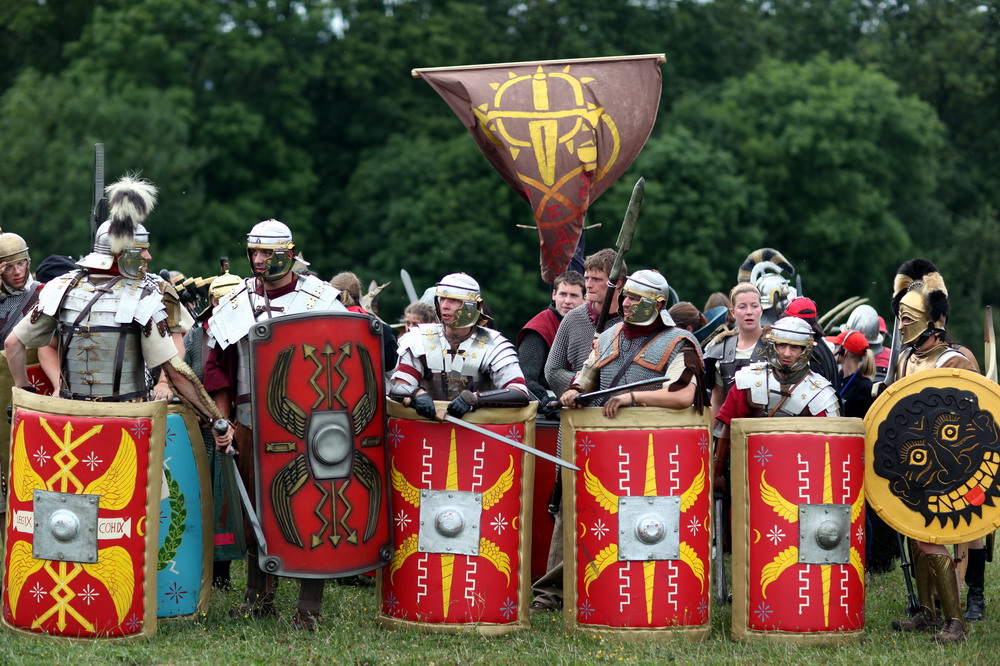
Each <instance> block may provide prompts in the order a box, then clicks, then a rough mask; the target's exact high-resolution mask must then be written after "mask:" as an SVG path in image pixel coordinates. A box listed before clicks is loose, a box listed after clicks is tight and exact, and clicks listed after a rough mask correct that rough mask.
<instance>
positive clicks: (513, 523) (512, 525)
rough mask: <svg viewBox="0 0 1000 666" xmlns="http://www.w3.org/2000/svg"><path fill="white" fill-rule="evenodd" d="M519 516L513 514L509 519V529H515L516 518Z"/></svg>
mask: <svg viewBox="0 0 1000 666" xmlns="http://www.w3.org/2000/svg"><path fill="white" fill-rule="evenodd" d="M520 517H521V516H514V517H513V518H511V519H510V526H511V529H515V530H516V529H517V521H518V519H519V518H520Z"/></svg>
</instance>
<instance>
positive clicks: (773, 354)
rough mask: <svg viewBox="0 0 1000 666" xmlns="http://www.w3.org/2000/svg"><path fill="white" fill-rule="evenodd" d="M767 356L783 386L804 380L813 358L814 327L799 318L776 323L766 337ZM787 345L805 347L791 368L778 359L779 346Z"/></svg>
mask: <svg viewBox="0 0 1000 666" xmlns="http://www.w3.org/2000/svg"><path fill="white" fill-rule="evenodd" d="M764 339H765V342H766V343H767V344H766V346H765V355H766V357H767V362H768V363H769V364H770V365H771V367H772V368H773V369H774V374H775V376H776V377H777V378H778V381H779V382H781V383H782V384H792V383H795V382H797V381H799V380H800V379H802V378H803V377H804V376H805V374H806V373H807V372H809V359H810V358H811V357H812V350H813V347H815V346H816V342H815V341H814V340H813V330H812V326H810V325H809V323H808V322H806V321H805V320H804V319H799V318H798V317H782V318H781V319H779V320H778V321H776V322H774V324H773V325H772V326H771V329H770V330H769V331H768V332H767V334H766V335H765V336H764ZM780 344H787V345H795V346H797V347H803V351H802V354H801V355H800V356H799V357H798V359H796V361H795V363H793V364H792V365H791V366H786V365H783V364H782V363H781V360H780V359H779V358H778V350H777V345H780Z"/></svg>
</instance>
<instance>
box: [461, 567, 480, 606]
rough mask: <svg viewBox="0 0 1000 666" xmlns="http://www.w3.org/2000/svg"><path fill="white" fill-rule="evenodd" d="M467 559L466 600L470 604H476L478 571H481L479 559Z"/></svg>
mask: <svg viewBox="0 0 1000 666" xmlns="http://www.w3.org/2000/svg"><path fill="white" fill-rule="evenodd" d="M463 559H465V561H466V563H467V565H468V566H466V568H465V598H466V599H468V600H469V603H471V604H475V603H476V571H478V569H479V558H478V557H468V558H463Z"/></svg>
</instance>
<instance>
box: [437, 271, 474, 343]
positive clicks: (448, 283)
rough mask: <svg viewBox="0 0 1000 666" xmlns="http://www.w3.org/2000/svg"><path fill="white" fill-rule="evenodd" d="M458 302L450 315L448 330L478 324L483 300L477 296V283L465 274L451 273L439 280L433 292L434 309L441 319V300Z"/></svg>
mask: <svg viewBox="0 0 1000 666" xmlns="http://www.w3.org/2000/svg"><path fill="white" fill-rule="evenodd" d="M443 298H448V299H451V300H455V301H459V302H460V303H461V305H460V306H459V307H458V309H456V310H455V312H453V313H452V321H450V322H448V323H447V326H448V328H458V329H460V328H470V327H472V326H475V325H476V323H478V322H479V317H480V316H481V315H482V303H483V298H482V296H480V294H479V283H478V282H476V281H475V279H473V278H472V276H470V275H466V274H465V273H451V274H449V275H445V276H444V277H443V278H441V281H440V282H438V283H437V285H436V287H435V290H434V309H435V310H437V314H438V318H440V317H441V299H443Z"/></svg>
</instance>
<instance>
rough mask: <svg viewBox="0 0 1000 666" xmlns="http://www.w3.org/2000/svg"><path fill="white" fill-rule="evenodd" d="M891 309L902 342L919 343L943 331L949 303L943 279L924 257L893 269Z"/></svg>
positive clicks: (908, 343) (915, 345) (916, 345)
mask: <svg viewBox="0 0 1000 666" xmlns="http://www.w3.org/2000/svg"><path fill="white" fill-rule="evenodd" d="M892 292H893V296H892V312H893V314H894V315H896V316H897V317H898V318H899V332H900V339H901V340H902V341H903V344H907V345H913V346H914V347H919V346H921V345H922V344H923V343H924V341H925V340H927V338H929V337H930V336H931V335H934V334H935V333H939V332H942V331H944V330H945V326H946V325H947V323H948V313H949V312H950V310H951V304H950V303H949V301H948V289H947V288H946V287H945V285H944V278H943V277H941V274H940V273H939V272H938V269H937V267H936V266H934V264H932V263H931V262H929V261H927V260H926V259H910V260H909V261H907V262H905V263H904V264H903V265H902V266H900V267H899V270H897V271H896V278H895V280H893V285H892Z"/></svg>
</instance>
